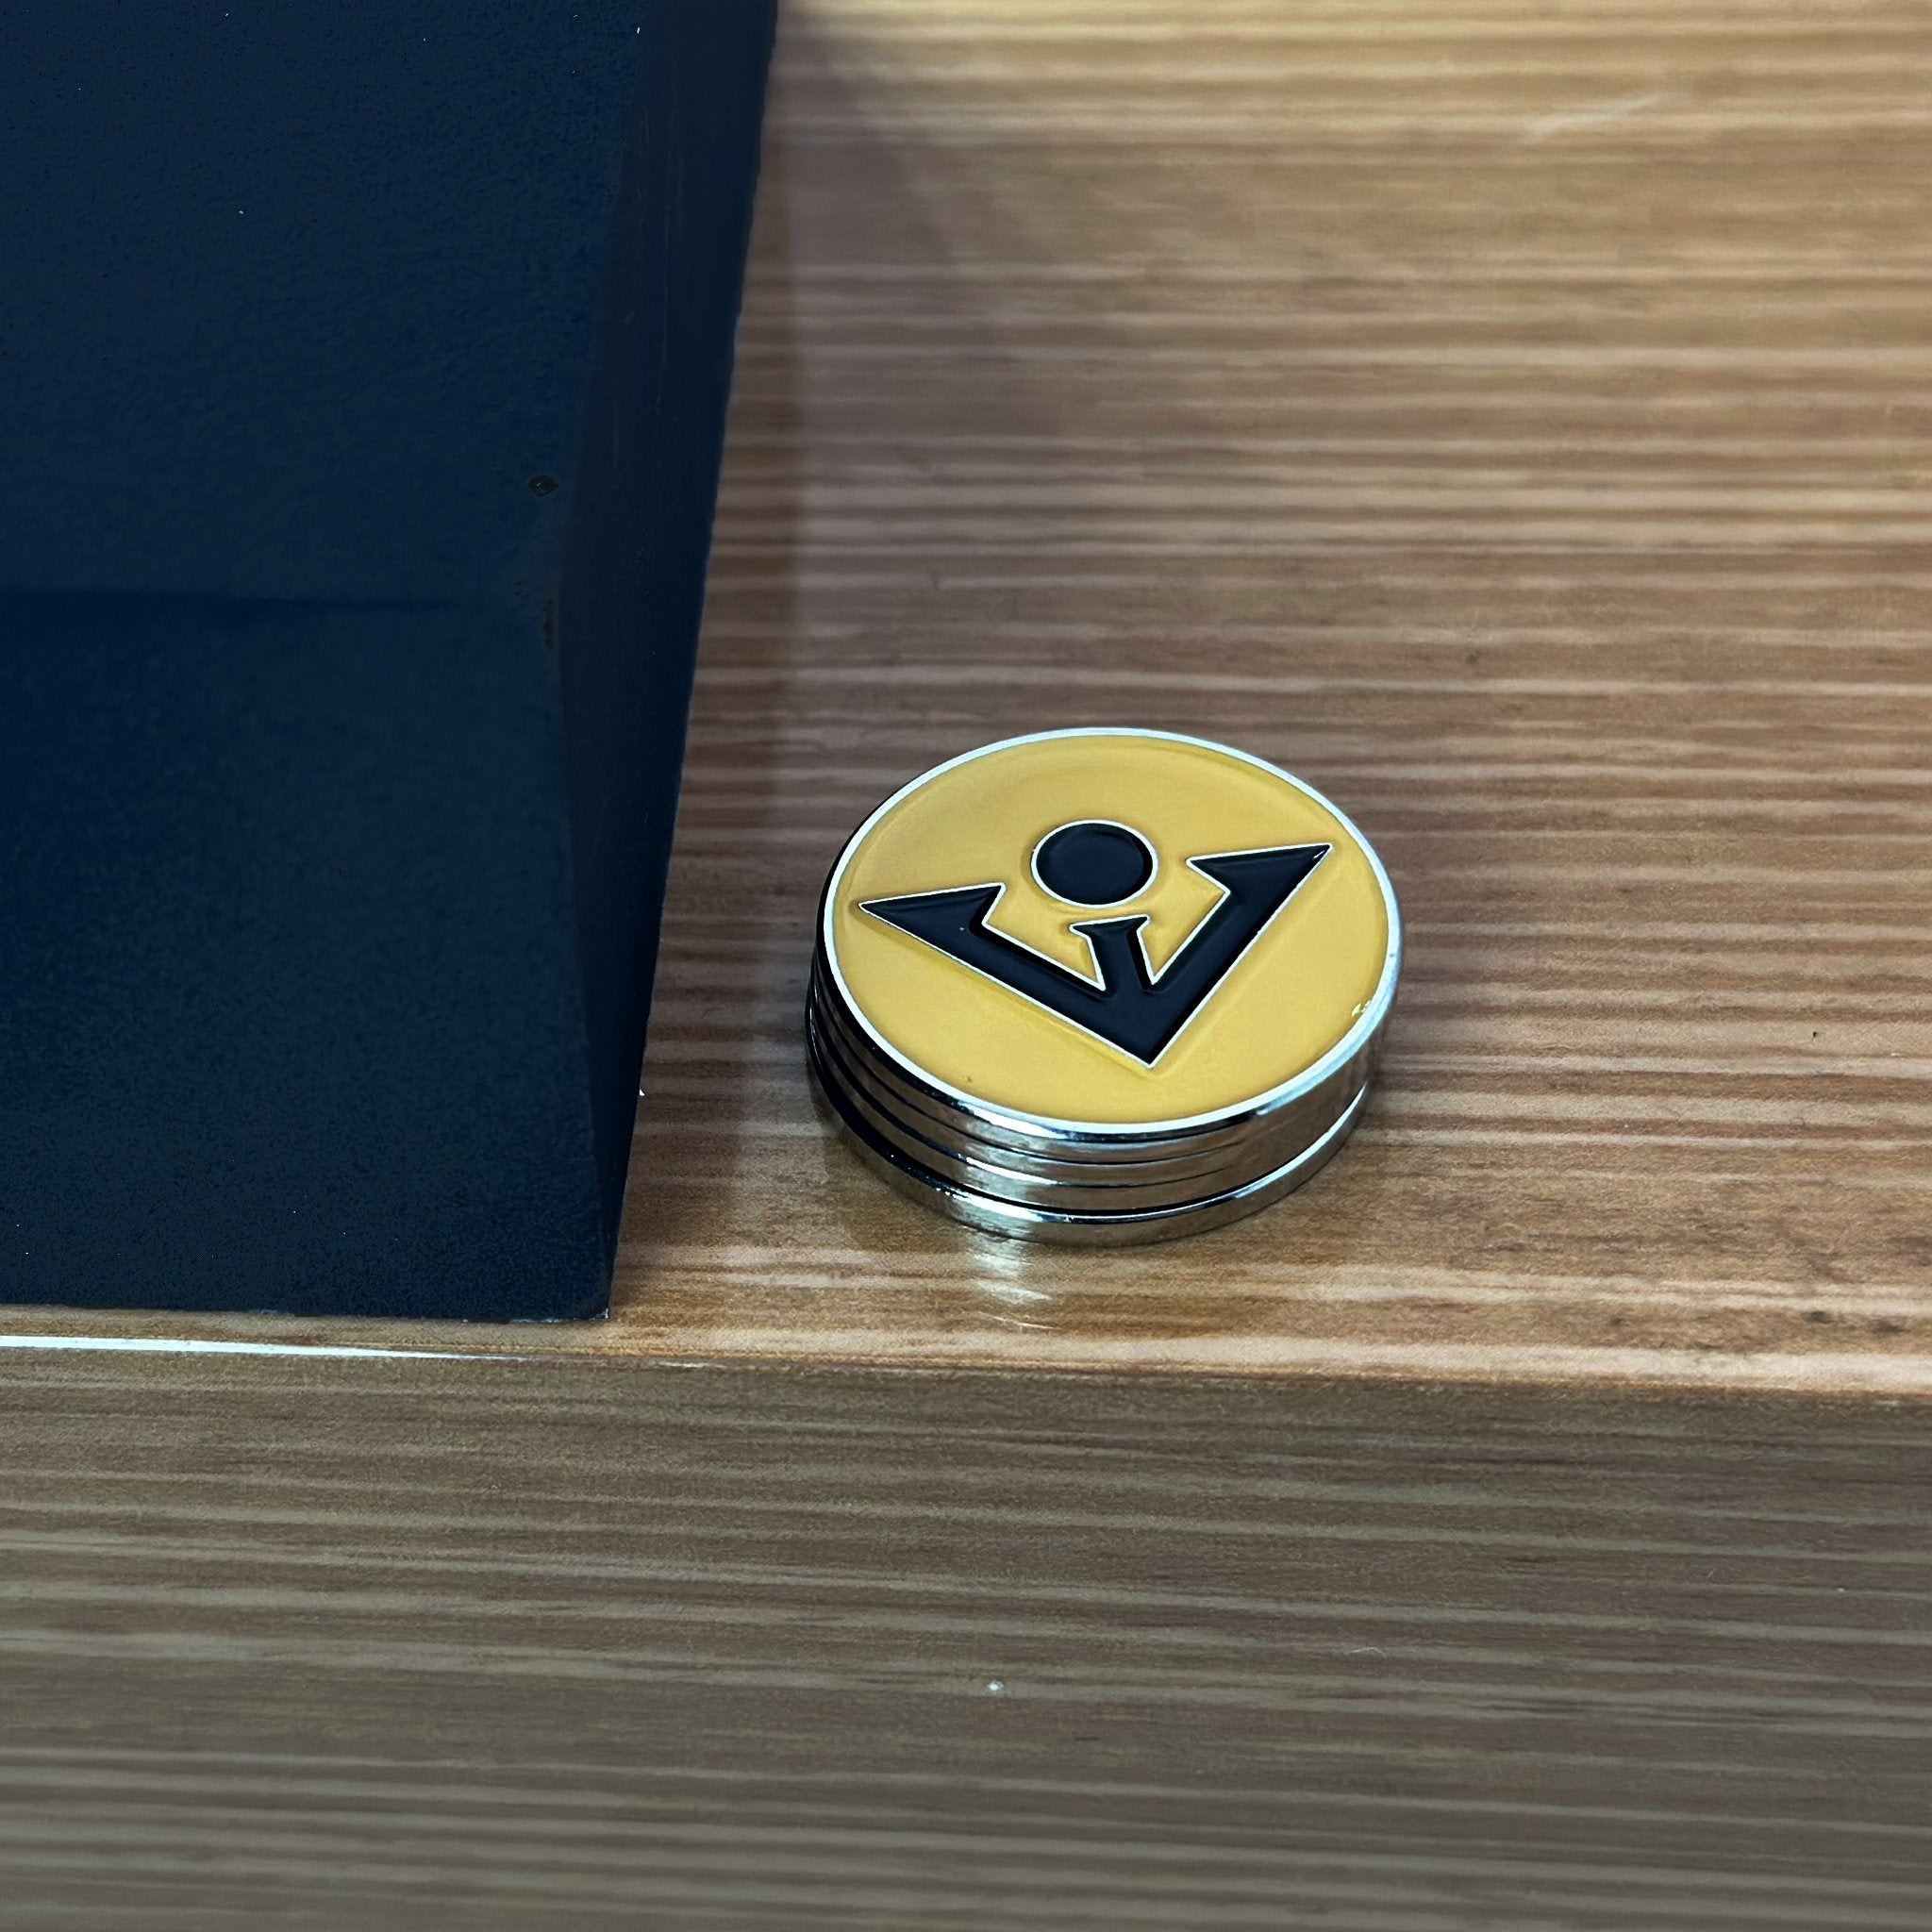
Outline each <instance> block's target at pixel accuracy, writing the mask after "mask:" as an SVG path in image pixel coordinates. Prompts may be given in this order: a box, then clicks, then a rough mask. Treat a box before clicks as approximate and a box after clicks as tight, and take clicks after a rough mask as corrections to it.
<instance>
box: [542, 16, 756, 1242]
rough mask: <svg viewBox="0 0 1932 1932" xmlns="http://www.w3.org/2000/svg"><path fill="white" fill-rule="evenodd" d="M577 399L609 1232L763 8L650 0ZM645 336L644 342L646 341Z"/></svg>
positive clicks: (577, 812)
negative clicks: (601, 298) (632, 135)
mask: <svg viewBox="0 0 1932 1932" xmlns="http://www.w3.org/2000/svg"><path fill="white" fill-rule="evenodd" d="M662 25H663V31H664V35H665V57H664V58H661V59H658V60H656V61H653V62H652V63H651V64H650V66H649V67H648V68H647V69H646V72H645V76H644V87H643V92H642V97H641V109H640V111H641V117H642V120H643V122H644V124H645V125H648V126H650V127H652V128H653V129H655V130H656V133H657V138H656V139H654V140H651V141H641V142H637V143H635V144H634V145H633V147H632V149H631V154H630V158H629V160H628V161H627V163H626V165H625V175H624V179H623V182H622V186H621V192H620V197H619V205H618V215H617V232H618V234H619V235H620V236H621V237H622V238H623V239H622V242H621V245H619V246H618V247H617V248H616V249H615V250H613V272H612V274H611V276H610V279H609V281H608V284H607V286H606V291H605V307H604V311H603V314H602V317H601V321H600V326H599V329H598V337H597V340H598V351H597V356H596V358H595V362H594V365H593V369H592V377H591V397H592V402H591V407H590V408H587V409H586V410H585V412H584V436H583V441H582V444H581V448H580V452H579V457H578V461H579V465H580V469H579V472H578V475H577V476H576V479H575V481H576V488H577V492H578V503H579V506H580V508H579V510H578V513H577V515H576V516H575V519H574V522H573V525H572V528H571V531H570V534H569V541H567V543H566V546H565V551H564V577H563V591H562V598H561V603H560V607H559V608H560V616H561V636H562V641H563V653H562V657H563V666H562V668H563V695H564V725H565V734H566V735H565V745H566V754H567V757H568V759H569V765H570V772H569V779H570V803H571V826H572V856H573V861H574V864H575V876H576V883H577V909H578V914H579V919H580V922H581V952H582V957H583V962H584V1003H585V1020H586V1024H587V1026H588V1028H589V1033H590V1042H591V1101H592V1114H593V1119H594V1120H595V1123H596V1128H597V1146H598V1168H599V1175H600V1188H601V1195H602V1200H603V1204H604V1212H605V1217H606V1222H607V1224H608V1228H609V1231H610V1234H611V1238H612V1240H613V1241H614V1240H615V1237H616V1232H617V1221H618V1212H619V1209H620V1208H621V1206H622V1202H623V1194H624V1182H625V1173H626V1171H627V1168H628V1164H629V1159H630V1140H631V1131H630V1130H631V1116H632V1114H633V1112H634V1110H635V1108H636V1106H637V1070H638V1064H639V1061H640V1060H641V1058H642V1056H643V1048H644V1024H645V1021H646V1018H647V1017H648V1013H649V1007H650V991H651V971H652V967H653V965H654V964H655V961H656V958H657V943H658V908H659V906H660V905H661V904H662V901H663V894H664V872H665V865H666V861H667V859H668V858H669V856H670V846H671V833H672V828H673V824H674V821H675V814H676V809H677V787H676V782H675V774H676V773H677V771H678V769H679V767H680V765H681V763H682V761H683V757H684V730H685V720H686V716H687V713H688V711H689V708H690V694H691V658H692V652H691V640H693V639H694V638H695V637H696V635H697V628H698V620H699V617H700V615H701V608H700V607H701V604H702V601H703V595H704V578H703V574H702V572H701V571H698V570H695V569H693V568H692V560H693V558H702V557H703V556H704V555H705V553H706V551H707V549H708V544H709V541H710V526H711V507H712V504H713V502H714V500H715V498H716V494H717V473H718V458H719V451H720V448H721V445H722V443H723V440H724V407H725V402H726V399H727V395H728V392H729V389H730V383H731V355H732V345H733V339H734V334H735V328H736V324H737V320H738V301H739V291H740V288H741V283H742V278H743V269H744V251H745V242H746V239H747V229H748V226H749V222H750V214H751V197H750V196H749V195H748V194H742V195H741V196H740V197H739V199H738V200H737V202H736V204H735V205H730V204H727V203H726V202H725V201H724V198H723V197H722V196H720V195H719V194H718V193H717V192H716V186H715V184H717V183H718V182H721V181H731V182H742V181H744V180H746V179H747V178H748V177H749V176H750V175H751V174H752V173H753V172H754V171H755V170H756V168H757V165H758V106H759V101H760V98H761V88H760V81H761V78H762V76H763V74H764V71H765V65H766V62H767V60H768V59H769V58H770V54H771V44H772V14H771V10H770V9H769V8H765V7H760V6H757V5H749V4H744V0H737V4H727V5H710V6H701V5H692V6H686V7H671V8H666V9H665V10H664V13H663V16H662ZM644 343H650V344H651V345H652V348H651V353H648V354H645V353H641V350H640V345H641V344H644Z"/></svg>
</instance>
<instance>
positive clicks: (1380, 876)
mask: <svg viewBox="0 0 1932 1932" xmlns="http://www.w3.org/2000/svg"><path fill="white" fill-rule="evenodd" d="M1069 738H1144V739H1150V740H1155V741H1162V742H1166V743H1171V744H1191V745H1196V746H1199V747H1201V748H1202V749H1204V750H1208V751H1213V752H1219V753H1222V754H1224V756H1226V757H1229V758H1239V759H1241V761H1242V762H1243V763H1244V764H1249V765H1253V766H1254V767H1255V768H1256V769H1257V770H1258V771H1263V772H1266V773H1268V774H1269V775H1270V776H1272V777H1275V778H1279V779H1281V780H1282V781H1283V782H1284V783H1285V784H1288V785H1291V786H1293V788H1294V789H1295V790H1296V791H1300V792H1302V793H1303V794H1305V795H1306V796H1307V797H1308V798H1311V799H1313V800H1314V802H1315V803H1316V804H1317V805H1319V806H1321V807H1322V808H1324V810H1325V811H1329V812H1332V813H1333V814H1334V815H1335V817H1336V819H1337V820H1339V821H1340V823H1341V824H1342V825H1343V826H1344V827H1345V828H1346V829H1347V830H1348V832H1349V833H1350V834H1351V835H1352V836H1353V837H1354V838H1355V840H1356V841H1357V843H1358V844H1359V845H1360V846H1361V848H1362V852H1363V854H1364V855H1365V856H1366V858H1368V861H1369V865H1370V867H1371V869H1372V870H1373V871H1374V875H1375V880H1376V883H1377V885H1378V886H1379V887H1380V889H1381V892H1382V905H1383V909H1384V912H1385V913H1386V915H1387V918H1388V924H1389V938H1388V943H1387V947H1386V949H1385V951H1384V954H1383V959H1382V972H1381V975H1380V977H1379V978H1378V979H1377V981H1376V985H1375V991H1374V994H1373V995H1372V996H1371V997H1370V999H1369V1001H1368V1003H1367V1005H1366V1006H1365V1007H1364V1008H1363V1009H1362V1012H1361V1014H1360V1016H1359V1017H1358V1018H1357V1020H1356V1022H1355V1024H1354V1025H1352V1026H1351V1027H1350V1028H1349V1030H1348V1031H1347V1032H1346V1033H1345V1034H1343V1036H1342V1037H1341V1040H1339V1041H1337V1042H1336V1043H1335V1045H1334V1046H1332V1047H1331V1048H1330V1049H1329V1050H1328V1052H1327V1053H1325V1054H1324V1055H1323V1057H1322V1058H1320V1059H1319V1060H1317V1061H1316V1062H1315V1063H1314V1065H1313V1066H1311V1067H1307V1068H1306V1069H1304V1070H1303V1071H1302V1072H1301V1073H1300V1074H1296V1075H1295V1076H1294V1077H1293V1078H1292V1079H1291V1080H1286V1081H1283V1082H1282V1083H1280V1084H1279V1085H1278V1086H1276V1087H1274V1088H1272V1089H1270V1090H1269V1091H1266V1092H1264V1093H1258V1094H1256V1095H1254V1096H1253V1097H1252V1098H1251V1099H1248V1100H1245V1101H1241V1102H1239V1103H1237V1104H1236V1105H1234V1106H1232V1107H1225V1108H1216V1109H1214V1110H1213V1111H1212V1112H1208V1113H1202V1114H1191V1115H1188V1116H1185V1117H1183V1118H1180V1119H1176V1120H1167V1121H1148V1122H1144V1123H1135V1124H1129V1125H1123V1124H1122V1123H1120V1122H1106V1121H1073V1120H1055V1119H1050V1118H1048V1117H1046V1116H1044V1115H1041V1114H1031V1113H1025V1112H1023V1111H1021V1110H1020V1109H1018V1108H1002V1107H994V1106H991V1104H989V1103H988V1102H986V1101H984V1100H982V1099H980V1098H978V1097H977V1096H975V1095H974V1094H971V1093H967V1092H965V1091H962V1090H960V1089H958V1088H957V1087H953V1086H952V1085H950V1084H949V1083H948V1082H946V1081H943V1080H941V1079H939V1078H937V1076H935V1075H934V1074H930V1073H927V1072H925V1071H924V1069H922V1068H920V1067H919V1066H917V1065H916V1064H914V1063H913V1062H912V1061H911V1060H910V1059H908V1058H907V1057H906V1056H905V1055H904V1054H902V1053H901V1052H899V1050H898V1049H897V1048H896V1047H894V1046H893V1045H892V1043H891V1041H889V1040H887V1039H886V1038H885V1036H884V1035H883V1034H881V1033H880V1032H879V1031H878V1030H877V1029H876V1028H875V1027H874V1025H873V1024H872V1023H871V1022H870V1021H869V1020H868V1019H867V1018H866V1016H865V1014H864V1013H863V1012H862V1011H861V1010H860V1008H859V1007H858V1002H857V1001H856V1000H854V998H853V997H852V992H851V989H850V988H849V987H847V986H846V984H845V980H844V975H843V974H842V973H841V971H840V969H839V960H838V949H837V947H836V946H835V945H834V943H833V939H832V927H833V917H832V912H833V907H834V905H835V904H836V902H837V896H838V889H839V882H840V880H841V878H842V877H843V875H844V872H845V868H846V866H847V865H848V864H849V863H850V862H851V859H852V856H853V854H854V853H855V852H857V851H858V847H859V845H860V844H861V843H862V842H863V841H864V840H865V838H866V836H867V835H868V834H869V833H870V832H871V831H872V829H873V827H874V825H875V824H878V822H879V821H880V819H882V818H883V817H884V816H885V815H886V814H887V813H888V812H889V811H891V810H892V809H893V808H894V807H896V806H897V805H898V804H899V802H900V801H901V800H902V799H905V798H908V797H909V796H910V795H911V794H912V793H913V792H915V791H919V790H920V789H921V788H922V787H924V786H925V785H928V784H930V783H931V782H932V781H933V780H934V779H935V778H938V777H940V776H941V775H942V774H945V773H947V772H951V771H954V770H957V769H958V767H959V766H961V765H965V764H970V763H972V762H973V761H974V760H975V759H977V758H988V757H990V756H991V754H993V753H994V752H999V751H1007V750H1010V749H1011V748H1012V747H1013V746H1015V745H1021V744H1038V743H1041V742H1045V741H1053V740H1058V739H1069ZM816 953H817V958H818V959H819V961H820V963H821V967H822V970H823V971H824V974H825V975H826V977H827V979H828V981H829V984H830V986H831V988H832V989H833V990H834V991H836V993H837V995H838V1003H839V1005H840V1007H841V1008H842V1010H843V1011H844V1012H845V1013H847V1014H849V1015H850V1016H851V1019H852V1022H853V1024H856V1025H857V1026H858V1028H859V1029H860V1030H861V1031H862V1032H863V1033H864V1035H865V1036H866V1039H867V1040H868V1041H870V1043H871V1045H872V1047H873V1048H874V1052H875V1053H876V1054H877V1055H879V1056H883V1058H884V1059H885V1060H886V1061H887V1062H888V1063H889V1064H890V1065H891V1066H892V1067H893V1068H894V1069H895V1070H897V1071H898V1072H899V1073H900V1074H902V1075H903V1076H904V1077H906V1078H907V1079H908V1080H910V1081H912V1082H913V1083H915V1084H916V1085H918V1086H919V1087H921V1088H924V1089H925V1090H927V1091H930V1092H931V1093H932V1094H933V1096H934V1097H935V1098H938V1099H941V1100H942V1101H944V1102H945V1103H946V1104H948V1105H949V1106H951V1107H952V1108H957V1109H958V1110H959V1111H961V1112H963V1113H964V1114H966V1115H967V1116H968V1117H969V1118H970V1119H974V1120H976V1121H980V1122H982V1123H983V1126H982V1128H981V1129H980V1131H981V1132H982V1134H988V1135H989V1137H991V1135H990V1133H989V1130H991V1129H997V1130H998V1131H999V1132H1000V1133H1002V1134H1007V1135H1015V1136H1022V1137H1024V1139H1025V1140H1026V1141H1029V1142H1031V1143H1033V1144H1039V1143H1041V1142H1051V1141H1063V1140H1076V1141H1082V1142H1084V1143H1087V1144H1090V1145H1092V1144H1100V1143H1105V1142H1107V1141H1126V1142H1130V1143H1139V1144H1142V1145H1144V1144H1145V1143H1146V1142H1147V1141H1149V1140H1161V1139H1168V1140H1176V1139H1184V1138H1186V1137H1187V1136H1189V1135H1190V1134H1192V1133H1197V1132H1201V1131H1205V1130H1211V1129H1213V1128H1215V1127H1217V1126H1226V1127H1229V1128H1231V1129H1234V1130H1236V1134H1237V1137H1239V1136H1240V1134H1241V1133H1242V1132H1244V1131H1245V1129H1246V1128H1248V1127H1251V1126H1253V1125H1254V1124H1257V1121H1258V1120H1259V1119H1261V1118H1265V1117H1266V1116H1268V1115H1271V1114H1274V1113H1276V1112H1278V1111H1279V1110H1280V1109H1281V1108H1284V1107H1287V1106H1290V1105H1291V1104H1292V1103H1293V1102H1294V1101H1296V1100H1298V1099H1300V1098H1301V1097H1302V1096H1304V1095H1305V1094H1307V1093H1309V1092H1311V1091H1315V1090H1316V1089H1318V1088H1320V1087H1322V1086H1323V1085H1324V1084H1325V1083H1326V1082H1328V1081H1329V1080H1332V1079H1333V1078H1334V1077H1335V1076H1336V1075H1337V1074H1340V1073H1342V1071H1343V1070H1344V1069H1345V1068H1347V1067H1349V1066H1350V1065H1351V1064H1352V1063H1353V1062H1354V1061H1355V1060H1356V1059H1357V1057H1359V1056H1361V1055H1363V1054H1364V1053H1365V1052H1366V1051H1367V1050H1368V1049H1370V1048H1371V1047H1372V1045H1373V1043H1374V1041H1375V1039H1376V1038H1377V1037H1378V1036H1379V1035H1380V1033H1381V1031H1382V1028H1383V1026H1384V1025H1385V1024H1387V1021H1388V1018H1389V1009H1390V1008H1391V1006H1392V1005H1393V1003H1394V999H1395V988H1396V984H1397V981H1398V980H1399V979H1400V977H1401V972H1402V913H1401V908H1399V906H1398V905H1397V904H1396V899H1395V888H1394V886H1393V884H1392V883H1391V880H1390V877H1389V874H1388V872H1387V871H1386V870H1385V869H1384V867H1383V864H1382V860H1381V858H1380V856H1379V855H1378V854H1377V852H1376V851H1375V848H1374V846H1373V845H1372V844H1371V843H1370V842H1369V841H1368V839H1367V838H1366V837H1364V835H1363V833H1362V831H1361V829H1360V827H1358V826H1357V824H1356V823H1355V821H1354V820H1353V819H1351V818H1350V817H1349V816H1348V814H1347V813H1346V812H1344V811H1343V810H1342V809H1341V807H1339V806H1338V805H1336V804H1335V802H1334V801H1333V800H1332V799H1329V798H1326V797H1324V795H1323V794H1322V793H1321V792H1319V791H1316V790H1315V788H1314V787H1313V786H1312V785H1308V784H1306V783H1304V782H1303V780H1301V779H1300V778H1297V777H1296V776H1295V775H1294V774H1292V773H1291V772H1284V771H1283V770H1282V769H1281V768H1280V767H1279V766H1278V765H1273V764H1270V763H1269V762H1268V760H1267V759H1265V758H1256V757H1255V756H1254V755H1253V754H1252V753H1250V752H1244V751H1240V750H1237V749H1236V748H1235V747H1234V746H1232V745H1225V744H1217V743H1215V742H1214V741H1212V740H1209V739H1205V738H1194V737H1191V736H1190V735H1189V734H1187V733H1185V732H1178V731H1150V730H1147V729H1145V728H1142V727H1140V726H1134V725H1080V726H1075V727H1074V728H1071V729H1067V730H1060V731H1033V732H1025V733H1023V734H1022V735H1021V736H1019V737H1017V738H1003V739H1000V740H998V741H995V742H994V743H991V744H983V745H980V746H978V747H977V748H976V749H975V750H973V751H969V752H964V753H962V754H960V756H959V757H958V758H948V759H946V760H945V761H944V762H943V763H942V764H938V765H935V766H933V768H932V769H931V770H930V771H928V772H924V773H922V774H920V775H919V776H918V777H917V778H914V779H913V780H912V781H911V782H910V783H909V784H907V785H902V786H901V787H900V788H899V790H898V791H895V792H893V793H892V795H891V797H890V798H888V799H886V800H885V801H884V803H883V804H881V805H880V806H878V807H877V808H876V809H874V811H873V812H872V813H871V814H870V815H869V816H868V817H867V818H866V820H865V822H864V823H863V824H861V825H860V826H859V827H858V830H857V831H856V832H854V833H853V835H852V836H851V838H850V839H848V840H847V841H845V845H844V847H843V849H842V850H841V852H840V854H839V857H838V859H837V860H836V861H835V862H834V864H833V866H832V870H831V873H830V874H829V875H828V876H827V877H826V880H825V887H824V893H823V894H822V895H821V897H820V901H819V920H818V944H817V948H816Z"/></svg>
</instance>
